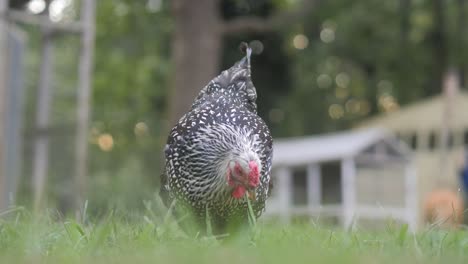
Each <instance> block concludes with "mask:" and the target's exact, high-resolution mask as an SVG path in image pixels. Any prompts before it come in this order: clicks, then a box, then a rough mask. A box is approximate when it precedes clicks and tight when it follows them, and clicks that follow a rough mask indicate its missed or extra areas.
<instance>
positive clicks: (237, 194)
mask: <svg viewBox="0 0 468 264" xmlns="http://www.w3.org/2000/svg"><path fill="white" fill-rule="evenodd" d="M244 194H245V187H244V186H242V185H239V186H237V187H236V188H234V190H233V191H232V194H231V195H232V197H234V198H236V199H240V198H242V197H243V196H244Z"/></svg>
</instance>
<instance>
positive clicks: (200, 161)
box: [160, 48, 273, 225]
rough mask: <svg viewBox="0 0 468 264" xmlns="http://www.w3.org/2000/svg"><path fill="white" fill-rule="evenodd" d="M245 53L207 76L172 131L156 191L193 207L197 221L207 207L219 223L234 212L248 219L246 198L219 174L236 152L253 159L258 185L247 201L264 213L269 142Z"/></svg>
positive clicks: (268, 186)
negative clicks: (238, 195)
mask: <svg viewBox="0 0 468 264" xmlns="http://www.w3.org/2000/svg"><path fill="white" fill-rule="evenodd" d="M250 55H251V49H250V48H247V50H246V56H245V57H244V58H243V59H242V60H240V61H239V62H237V63H236V64H235V65H234V66H232V67H231V68H230V69H228V70H225V71H223V72H222V73H221V74H220V75H219V76H217V77H216V78H214V79H213V80H211V81H210V83H209V84H208V85H207V86H206V87H204V88H203V89H202V90H201V92H200V94H199V95H198V96H197V98H196V99H195V101H194V103H193V105H192V108H191V110H190V111H189V112H188V113H186V114H185V115H184V116H183V117H182V118H181V119H180V120H179V122H178V123H177V125H176V126H175V127H174V128H173V129H172V130H171V132H170V135H169V137H168V140H167V145H166V147H165V156H166V168H165V173H164V174H163V175H162V176H161V190H160V196H161V197H162V199H163V201H164V203H165V204H166V206H169V205H170V204H172V202H173V201H174V199H175V204H176V206H178V207H185V208H188V209H190V210H192V212H193V213H194V214H195V216H197V217H199V218H202V219H201V220H204V216H205V215H206V210H207V209H208V210H209V213H210V215H211V216H212V218H213V219H214V220H215V221H217V222H218V223H220V225H222V224H223V223H225V222H228V221H230V220H231V219H233V218H236V217H237V218H239V217H240V218H241V219H244V218H245V219H247V203H246V201H245V199H235V198H233V197H232V196H231V195H230V189H229V186H227V183H226V179H225V177H224V175H222V173H223V172H224V171H225V168H226V167H227V164H226V161H228V160H229V158H231V157H236V155H237V156H246V158H251V159H252V158H253V159H258V163H259V164H260V168H261V170H260V184H259V186H258V187H257V188H256V190H255V192H256V193H255V194H256V195H255V200H254V201H252V206H253V209H254V211H255V214H256V216H257V217H258V216H260V215H261V213H262V212H263V210H264V207H265V202H266V199H267V197H268V195H269V188H270V171H271V162H272V154H273V148H272V144H273V142H272V137H271V135H270V131H269V129H268V127H267V126H266V124H265V122H264V121H263V120H262V119H261V118H260V117H259V116H258V115H257V106H256V99H257V93H256V90H255V87H254V85H253V83H252V80H251V75H250V74H251V71H250ZM247 156H248V157H247ZM223 168H224V169H223Z"/></svg>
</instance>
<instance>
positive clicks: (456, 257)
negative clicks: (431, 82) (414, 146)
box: [0, 208, 468, 264]
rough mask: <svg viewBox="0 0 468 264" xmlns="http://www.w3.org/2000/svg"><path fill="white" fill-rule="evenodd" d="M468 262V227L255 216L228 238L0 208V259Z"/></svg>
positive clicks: (140, 221)
mask: <svg viewBox="0 0 468 264" xmlns="http://www.w3.org/2000/svg"><path fill="white" fill-rule="evenodd" d="M79 262H85V263H91V262H92V263H132V264H133V263H236V264H240V263H242V264H244V263H282V264H285V263H287V264H289V263H443V262H446V263H451V264H452V263H468V232H467V231H463V230H457V231H455V230H452V231H446V230H439V229H437V228H434V227H429V228H426V229H425V230H421V231H420V232H418V233H417V234H415V235H413V234H412V233H410V232H409V231H408V229H407V227H406V226H405V225H399V224H396V223H394V222H392V221H389V222H388V224H387V226H386V228H385V229H383V230H379V231H369V230H364V229H362V228H359V227H358V228H356V229H354V230H352V231H344V230H339V229H333V228H330V227H324V226H317V225H315V224H313V223H311V224H294V225H281V224H268V223H258V224H257V225H256V227H255V228H252V227H251V228H248V230H246V231H244V232H242V233H241V234H239V235H237V236H236V237H235V238H231V239H229V240H222V241H221V240H217V239H216V238H214V237H201V236H200V237H187V236H185V235H184V234H183V233H182V232H181V231H180V230H178V228H177V227H176V226H175V225H174V224H172V221H171V220H170V218H168V217H166V216H161V217H159V216H158V214H157V213H155V212H153V211H151V210H148V211H146V212H145V213H140V214H132V215H130V214H129V215H125V214H124V213H121V214H117V213H113V212H110V213H108V214H107V215H105V216H103V217H100V218H99V219H96V220H92V219H83V220H81V221H79V222H77V221H75V220H71V219H66V218H63V217H61V216H59V214H57V213H54V212H53V211H47V212H46V213H43V214H41V216H39V217H33V216H32V215H31V214H30V213H28V212H27V211H26V210H23V209H20V208H18V209H15V210H12V211H10V212H4V213H2V214H0V263H79Z"/></svg>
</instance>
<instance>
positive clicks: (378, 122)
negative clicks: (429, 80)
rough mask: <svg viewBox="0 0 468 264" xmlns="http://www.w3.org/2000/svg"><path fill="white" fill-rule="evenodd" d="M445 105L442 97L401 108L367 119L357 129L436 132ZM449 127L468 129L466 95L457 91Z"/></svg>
mask: <svg viewBox="0 0 468 264" xmlns="http://www.w3.org/2000/svg"><path fill="white" fill-rule="evenodd" d="M445 107H446V103H445V98H444V97H443V96H442V95H437V96H433V97H430V98H426V99H423V100H419V101H417V102H415V103H412V104H409V105H406V106H403V107H402V108H400V110H398V111H395V112H392V113H389V114H381V115H378V116H376V117H372V118H369V119H367V120H366V121H364V122H362V123H360V124H359V126H358V127H373V126H379V127H385V128H388V129H391V130H393V131H399V132H414V131H434V130H435V131H437V130H439V129H440V127H441V126H442V122H443V120H444V118H443V115H444V111H445ZM451 108H452V114H451V116H450V120H449V123H450V124H449V125H450V127H451V128H452V129H454V130H460V131H463V130H465V129H468V93H467V92H465V91H459V93H458V94H457V96H456V97H455V98H453V101H452V102H451Z"/></svg>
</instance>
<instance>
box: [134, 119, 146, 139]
mask: <svg viewBox="0 0 468 264" xmlns="http://www.w3.org/2000/svg"><path fill="white" fill-rule="evenodd" d="M148 131H149V129H148V125H146V123H145V122H138V123H136V124H135V128H134V129H133V132H134V133H135V136H137V137H143V136H146V135H148Z"/></svg>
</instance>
